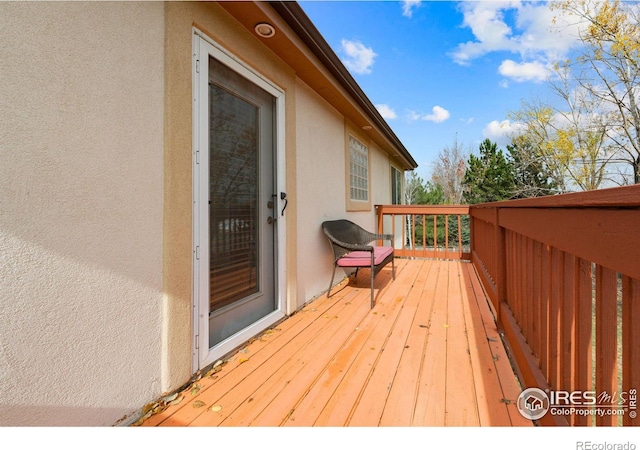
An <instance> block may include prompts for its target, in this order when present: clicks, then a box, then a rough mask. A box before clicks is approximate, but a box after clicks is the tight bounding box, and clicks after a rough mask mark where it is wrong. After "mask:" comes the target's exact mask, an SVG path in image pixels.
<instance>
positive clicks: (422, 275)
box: [143, 259, 531, 427]
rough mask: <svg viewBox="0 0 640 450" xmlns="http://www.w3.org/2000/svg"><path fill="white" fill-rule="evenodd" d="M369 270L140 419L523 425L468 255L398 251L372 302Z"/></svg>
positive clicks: (167, 422) (153, 422)
mask: <svg viewBox="0 0 640 450" xmlns="http://www.w3.org/2000/svg"><path fill="white" fill-rule="evenodd" d="M368 276H369V273H368V271H366V270H362V271H360V273H359V275H358V280H355V281H353V280H352V281H351V282H350V283H347V282H346V281H343V283H342V286H341V287H338V288H337V289H334V294H333V295H332V296H331V298H327V297H326V296H321V297H319V298H318V299H316V300H315V301H313V302H311V303H309V304H308V305H306V306H305V307H304V308H302V309H301V310H300V311H298V312H297V313H296V314H294V315H292V316H291V317H290V318H288V319H286V320H285V321H283V322H282V323H280V324H278V325H277V326H275V327H274V328H273V329H271V330H268V331H267V332H265V333H263V334H262V335H261V336H259V337H257V338H256V339H253V340H252V341H250V342H249V343H247V345H246V346H244V347H243V348H241V349H240V350H239V351H238V352H236V353H235V354H233V355H231V356H230V357H229V358H227V360H226V361H225V364H223V365H222V366H221V367H219V368H218V369H217V370H216V371H215V373H211V374H204V375H203V376H202V378H200V379H199V380H197V381H195V382H194V384H193V385H192V386H190V387H189V388H187V389H185V390H184V391H183V392H181V393H180V398H181V399H182V401H180V402H179V403H178V404H175V405H173V406H169V407H168V408H167V409H165V410H164V411H162V412H160V413H158V414H156V415H154V416H151V417H150V418H149V419H147V420H146V421H145V422H144V423H143V425H144V426H339V427H342V426H445V425H446V426H460V425H465V426H478V425H482V426H485V425H490V426H512V425H516V426H530V425H531V422H530V421H527V420H525V419H524V418H523V417H522V416H521V415H520V414H519V413H518V412H517V410H516V409H515V407H514V405H513V403H515V400H516V398H517V396H518V394H519V391H520V388H519V385H518V383H517V380H516V378H515V375H514V374H513V371H512V369H511V366H510V363H509V360H508V358H507V354H506V351H505V349H504V347H503V345H502V342H501V341H500V336H499V333H498V330H497V328H496V326H495V322H494V321H493V316H492V313H491V310H490V309H489V305H488V304H487V299H486V296H485V294H484V291H483V290H482V287H481V285H480V283H479V280H478V278H477V274H476V272H475V269H474V268H473V266H472V265H471V264H469V263H466V262H460V261H436V260H424V259H416V260H408V259H396V279H395V280H392V279H391V270H390V268H389V269H386V268H385V269H384V270H383V271H381V272H380V274H378V276H377V277H376V280H375V287H376V292H375V294H376V297H375V299H376V304H375V307H374V308H373V309H370V307H369V295H370V291H369V288H368V286H369V282H368ZM193 387H196V389H193ZM212 407H213V410H212Z"/></svg>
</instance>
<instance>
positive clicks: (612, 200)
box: [471, 184, 640, 209]
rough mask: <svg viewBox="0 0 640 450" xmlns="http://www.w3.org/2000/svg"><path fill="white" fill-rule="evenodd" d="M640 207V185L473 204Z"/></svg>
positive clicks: (487, 206) (496, 205)
mask: <svg viewBox="0 0 640 450" xmlns="http://www.w3.org/2000/svg"><path fill="white" fill-rule="evenodd" d="M629 207H636V208H637V207H640V185H637V184H636V185H632V186H622V187H615V188H607V189H599V190H596V191H588V192H575V193H570V194H561V195H550V196H546V197H537V198H525V199H519V200H505V201H500V202H491V203H480V204H477V205H471V208H472V209H476V208H477V209H481V208H629Z"/></svg>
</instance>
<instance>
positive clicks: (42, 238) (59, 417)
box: [0, 2, 164, 426]
mask: <svg viewBox="0 0 640 450" xmlns="http://www.w3.org/2000/svg"><path fill="white" fill-rule="evenodd" d="M142 25H144V26H142ZM0 41H1V42H2V45H0V92H2V101H1V102H0V142H1V144H0V280H1V281H0V367H1V368H2V369H1V370H0V425H12V426H19V425H40V426H53V425H76V426H81V425H112V424H113V423H114V422H116V421H117V420H118V419H119V418H120V417H122V416H123V415H125V414H127V413H130V412H131V411H133V410H135V409H137V408H140V406H141V405H143V404H144V403H145V402H147V401H148V400H149V399H150V398H152V397H153V396H155V395H157V394H158V393H159V392H160V385H161V380H160V361H161V345H160V343H161V339H160V336H161V334H160V332H161V320H160V317H161V304H162V295H163V294H162V239H163V233H162V207H163V205H162V202H163V199H162V192H163V185H162V183H163V109H164V82H163V65H164V5H163V4H162V3H158V2H148V3H146V2H145V3H142V4H137V3H128V2H123V3H107V2H86V3H85V2H51V3H49V2H0Z"/></svg>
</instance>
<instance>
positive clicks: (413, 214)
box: [376, 205, 471, 260]
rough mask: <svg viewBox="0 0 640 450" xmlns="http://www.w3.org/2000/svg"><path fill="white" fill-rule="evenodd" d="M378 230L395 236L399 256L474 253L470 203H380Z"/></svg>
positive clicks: (462, 256) (460, 256) (450, 256)
mask: <svg viewBox="0 0 640 450" xmlns="http://www.w3.org/2000/svg"><path fill="white" fill-rule="evenodd" d="M376 211H377V214H378V232H379V233H391V234H393V235H394V236H395V237H396V241H395V245H394V247H395V254H396V256H400V257H413V258H438V259H466V260H469V259H470V257H471V253H470V242H469V239H470V233H469V207H468V206H460V205H438V206H427V205H377V206H376Z"/></svg>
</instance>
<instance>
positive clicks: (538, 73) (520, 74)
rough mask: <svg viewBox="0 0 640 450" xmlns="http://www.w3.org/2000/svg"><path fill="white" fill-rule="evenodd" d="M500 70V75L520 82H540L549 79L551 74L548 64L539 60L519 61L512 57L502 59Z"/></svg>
mask: <svg viewBox="0 0 640 450" xmlns="http://www.w3.org/2000/svg"><path fill="white" fill-rule="evenodd" d="M498 72H499V73H500V75H502V76H504V77H507V78H510V79H512V80H514V81H517V82H519V83H521V82H523V81H534V82H536V83H540V82H542V81H545V80H547V79H548V78H549V76H550V74H551V72H550V71H549V69H548V68H547V67H546V65H545V64H542V63H541V62H539V61H533V62H523V63H517V62H515V61H512V60H510V59H506V60H504V61H502V64H500V67H498Z"/></svg>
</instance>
